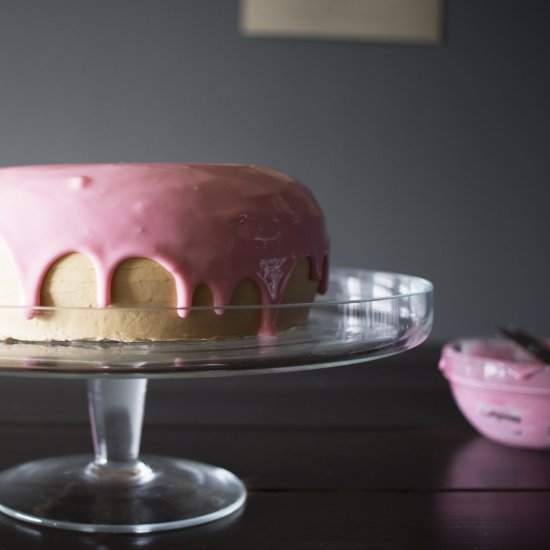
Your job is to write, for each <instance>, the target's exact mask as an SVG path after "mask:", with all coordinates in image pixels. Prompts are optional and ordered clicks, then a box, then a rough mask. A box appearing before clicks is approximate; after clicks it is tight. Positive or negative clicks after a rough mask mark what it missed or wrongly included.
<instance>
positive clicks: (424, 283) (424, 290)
mask: <svg viewBox="0 0 550 550" xmlns="http://www.w3.org/2000/svg"><path fill="white" fill-rule="evenodd" d="M346 273H349V274H352V275H355V276H358V275H364V274H376V275H378V276H388V277H393V278H396V279H397V278H402V279H409V280H410V281H414V282H415V283H417V284H420V287H421V288H420V289H419V290H415V291H411V292H403V293H395V294H392V295H390V296H376V297H370V298H357V299H354V300H323V296H322V295H318V299H316V300H315V301H313V302H293V303H289V304H251V305H225V306H213V305H210V306H187V307H173V306H163V307H156V306H151V307H132V306H107V307H104V308H101V307H87V306H36V305H0V312H1V311H11V310H13V311H28V310H32V311H43V312H56V311H59V312H62V311H63V312H70V311H87V312H103V313H105V312H113V313H115V312H116V313H120V312H126V311H130V312H140V311H143V312H147V313H152V312H169V311H174V312H188V313H192V312H195V311H220V310H223V311H226V310H227V311H257V310H265V309H298V308H304V307H308V308H311V307H313V308H317V307H335V306H347V305H359V304H368V303H374V302H381V301H385V300H388V301H390V300H399V299H403V298H411V297H413V296H422V295H428V294H431V293H433V290H434V286H433V283H432V282H431V281H429V280H428V279H425V278H424V277H418V276H416V275H407V274H405V273H398V272H393V271H378V270H376V269H363V268H355V267H334V268H331V270H330V275H331V276H332V275H343V274H346Z"/></svg>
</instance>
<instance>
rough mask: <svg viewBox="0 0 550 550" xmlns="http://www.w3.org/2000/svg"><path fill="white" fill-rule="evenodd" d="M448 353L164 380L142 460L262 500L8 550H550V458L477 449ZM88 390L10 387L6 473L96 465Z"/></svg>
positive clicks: (60, 534) (1, 537)
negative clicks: (20, 467) (212, 514)
mask: <svg viewBox="0 0 550 550" xmlns="http://www.w3.org/2000/svg"><path fill="white" fill-rule="evenodd" d="M439 353H440V350H439V348H438V347H436V346H429V345H427V346H424V347H422V348H420V349H418V350H414V351H412V352H409V353H406V354H403V355H400V356H397V357H394V358H388V359H384V360H380V361H378V362H374V363H370V364H365V365H358V366H354V367H343V368H339V369H329V370H320V371H311V372H303V373H289V374H277V375H262V376H244V377H239V378H226V379H223V378H220V379H211V380H191V381H189V380H187V381H186V380H180V381H178V380H175V381H174V380H165V381H160V380H157V381H152V382H151V383H150V386H149V391H148V403H147V411H146V422H145V427H144V433H143V441H142V450H143V453H144V454H164V455H172V456H180V457H186V458H192V459H196V460H201V461H204V462H208V463H212V464H216V465H219V466H223V467H226V468H228V469H230V470H232V471H233V472H234V473H236V474H237V475H238V476H240V477H241V478H242V479H243V480H244V481H245V483H246V485H247V487H248V490H249V499H248V502H247V505H246V507H245V509H244V510H243V511H242V512H240V513H239V514H237V515H235V516H233V517H230V518H226V519H224V520H221V521H218V522H215V523H212V524H209V525H204V526H201V527H195V528H191V529H187V530H179V531H173V532H167V533H161V534H154V535H139V536H137V535H136V536H133V535H132V536H130V535H88V534H86V535H81V534H76V533H71V532H65V531H61V530H56V529H48V528H39V527H36V526H32V525H30V524H25V523H21V522H17V521H15V520H11V519H9V518H7V517H4V516H2V515H0V550H15V549H26V548H52V549H60V550H63V549H69V548H70V549H81V548H82V549H86V548H91V549H111V548H113V549H122V550H123V549H127V548H128V549H129V548H145V549H164V550H170V549H183V548H185V549H187V548H189V549H199V548H200V549H217V548H224V549H232V548H235V549H237V548H238V549H247V548H254V549H271V548H285V549H286V548H289V549H294V548H296V549H307V550H310V549H316V548H319V549H343V550H346V549H359V548H380V549H386V548H387V549H408V548H412V549H416V548H419V549H424V548H426V549H428V548H442V549H448V548H449V549H451V548H468V549H469V548H479V549H499V550H500V549H508V548H529V549H531V548H533V549H536V548H540V549H547V548H550V521H548V518H549V517H550V453H547V452H544V451H530V450H523V449H514V448H510V447H504V446H501V445H498V444H496V443H492V442H490V441H488V440H487V439H485V438H483V437H481V436H479V435H478V434H477V433H476V432H475V431H474V430H473V429H472V428H471V427H470V426H469V425H468V424H467V423H466V422H465V421H464V420H463V418H462V416H461V415H460V413H459V412H458V410H457V409H456V406H455V405H454V403H453V400H452V397H451V395H450V392H449V390H448V388H447V385H446V382H445V381H444V379H443V378H442V377H441V375H440V373H439V372H438V369H437V361H438V358H439ZM86 414H87V412H86V401H85V385H84V383H83V382H80V381H74V380H71V381H66V380H51V379H34V378H33V379H31V378H12V377H10V378H1V379H0V441H2V446H1V449H2V451H1V453H0V468H1V469H4V468H8V467H10V466H13V465H15V464H18V463H21V462H24V461H28V460H33V459H37V458H41V457H49V456H56V455H64V454H80V453H83V452H84V453H85V452H90V453H91V439H90V435H89V428H88V425H87V416H86Z"/></svg>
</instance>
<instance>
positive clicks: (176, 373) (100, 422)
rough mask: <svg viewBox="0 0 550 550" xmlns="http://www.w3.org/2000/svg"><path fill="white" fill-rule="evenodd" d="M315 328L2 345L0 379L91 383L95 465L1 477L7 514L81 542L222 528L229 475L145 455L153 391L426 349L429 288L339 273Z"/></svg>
mask: <svg viewBox="0 0 550 550" xmlns="http://www.w3.org/2000/svg"><path fill="white" fill-rule="evenodd" d="M280 307H281V308H282V309H283V308H307V309H308V311H309V322H308V324H307V325H305V326H303V327H298V328H296V329H292V330H289V331H285V332H284V333H280V334H279V335H278V336H277V337H274V338H261V337H246V338H236V339H230V340H220V341H212V340H207V341H193V342H164V343H136V344H120V343H118V344H117V343H101V344H98V343H91V342H69V343H67V342H65V343H47V344H44V343H23V342H4V343H1V344H0V374H5V375H18V376H49V377H79V378H85V379H86V381H87V387H88V403H89V413H90V423H91V428H92V437H93V444H94V451H95V456H93V457H90V456H85V455H76V456H65V457H56V458H48V459H44V460H37V461H33V462H28V463H25V464H22V465H20V466H16V467H14V468H11V469H9V470H6V471H4V472H2V473H1V474H0V511H1V512H3V513H4V514H7V515H9V516H11V517H13V518H16V519H18V520H23V521H27V522H30V523H34V524H39V525H43V526H49V527H57V528H62V529H71V530H75V531H84V532H110V533H147V532H152V531H162V530H168V529H177V528H182V527H189V526H193V525H198V524H202V523H206V522H210V521H213V520H216V519H220V518H223V517H225V516H227V515H229V514H232V513H234V512H235V511H237V510H239V509H240V508H241V507H242V506H243V505H244V503H245V500H246V489H245V486H244V485H243V483H242V482H241V481H240V480H239V479H238V478H237V477H236V476H235V475H233V474H232V473H231V472H228V471H227V470H224V469H223V468H219V467H216V466H211V465H207V464H202V463H199V462H194V461H191V460H184V459H179V458H169V457H161V456H147V455H146V456H142V457H140V455H139V447H140V439H141V431H142V422H143V413H144V406H145V395H146V388H147V380H148V379H149V378H157V377H174V378H176V377H178V378H186V377H197V376H227V375H238V374H245V373H248V372H251V373H252V372H254V373H259V372H280V371H287V370H299V369H307V368H320V367H330V366H337V365H345V364H350V363H359V362H361V363H362V362H365V361H368V360H373V359H376V358H380V357H384V356H387V355H393V354H395V353H399V352H401V351H404V350H407V349H410V348H412V347H414V346H416V345H418V344H419V343H421V342H422V341H423V340H424V339H425V338H426V337H427V336H428V334H429V332H430V329H431V324H432V286H431V284H430V283H429V282H428V281H425V280H424V279H420V278H416V277H410V276H407V275H399V274H392V273H381V272H373V271H366V270H334V271H333V272H332V273H331V279H330V285H329V292H328V294H327V296H326V297H324V298H323V299H322V300H320V301H318V302H314V303H312V304H301V305H290V306H280Z"/></svg>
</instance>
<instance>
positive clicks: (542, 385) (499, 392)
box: [439, 337, 550, 449]
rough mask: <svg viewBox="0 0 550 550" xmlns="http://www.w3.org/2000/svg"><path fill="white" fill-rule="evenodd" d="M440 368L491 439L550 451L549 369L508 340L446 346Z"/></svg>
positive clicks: (457, 398) (458, 401) (468, 413)
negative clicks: (549, 449)
mask: <svg viewBox="0 0 550 550" xmlns="http://www.w3.org/2000/svg"><path fill="white" fill-rule="evenodd" d="M439 368H440V369H441V371H442V373H443V375H444V376H445V378H447V380H448V381H449V384H450V386H451V391H452V393H453V396H454V398H455V401H456V404H457V405H458V407H459V409H460V410H461V411H462V413H463V414H464V416H465V417H466V418H467V420H468V421H469V422H470V423H471V424H472V426H473V427H474V428H476V429H477V430H478V431H479V432H480V433H481V434H483V435H485V436H486V437H488V438H489V439H493V440H494V441H498V442H499V443H504V444H505V445H512V446H514V447H527V448H537V449H544V448H550V367H549V366H546V365H545V364H544V363H542V362H540V361H539V360H538V359H535V358H533V357H532V356H531V355H530V354H528V353H527V352H525V351H524V350H523V349H522V348H520V347H519V346H518V345H516V344H514V343H513V342H510V341H508V340H506V339H504V338H496V337H495V338H477V339H461V340H456V341H454V342H450V343H448V344H447V345H445V346H444V348H443V352H442V355H441V360H440V362H439Z"/></svg>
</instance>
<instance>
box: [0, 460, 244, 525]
mask: <svg viewBox="0 0 550 550" xmlns="http://www.w3.org/2000/svg"><path fill="white" fill-rule="evenodd" d="M245 500H246V489H245V487H244V485H243V484H242V482H241V481H240V480H239V479H238V478H237V477H235V476H234V475H233V474H232V473H231V472H228V471H227V470H224V469H222V468H217V467H215V466H210V465H208V464H202V463H199V462H193V461H191V460H181V459H176V458H166V457H160V456H145V457H144V458H142V459H141V460H139V461H137V462H134V463H133V464H131V467H122V466H121V468H120V469H118V470H117V469H113V467H112V465H109V467H104V466H103V465H102V464H100V463H97V462H96V461H93V460H92V461H91V458H90V457H89V456H84V455H76V456H67V457H59V458H49V459H45V460H37V461H34V462H27V463H26V464H22V465H20V466H17V467H15V468H11V469H10V470H6V471H4V472H2V474H1V475H0V503H1V504H0V511H1V512H3V513H4V514H7V515H9V516H11V517H13V518H16V519H19V520H23V521H28V522H31V523H35V524H39V525H43V526H48V527H58V528H63V529H71V530H73V531H86V532H106V533H148V532H153V531H164V530H169V529H179V528H181V527H191V526H193V525H199V524H201V523H207V522H209V521H214V520H217V519H220V518H223V517H225V516H227V515H229V514H231V513H233V512H235V511H237V510H238V509H239V508H241V507H242V506H243V505H244V503H245Z"/></svg>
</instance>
